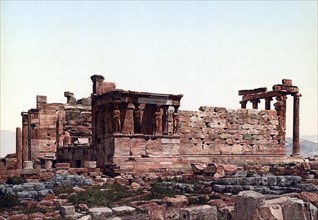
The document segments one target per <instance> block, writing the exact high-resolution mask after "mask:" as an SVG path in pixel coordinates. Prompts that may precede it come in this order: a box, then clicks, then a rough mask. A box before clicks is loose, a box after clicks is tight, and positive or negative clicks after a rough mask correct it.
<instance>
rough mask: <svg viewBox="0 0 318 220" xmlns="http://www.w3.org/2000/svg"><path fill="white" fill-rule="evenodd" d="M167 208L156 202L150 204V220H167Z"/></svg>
mask: <svg viewBox="0 0 318 220" xmlns="http://www.w3.org/2000/svg"><path fill="white" fill-rule="evenodd" d="M166 214H167V211H166V207H165V206H164V205H157V204H156V203H155V202H152V203H150V204H148V215H149V220H166Z"/></svg>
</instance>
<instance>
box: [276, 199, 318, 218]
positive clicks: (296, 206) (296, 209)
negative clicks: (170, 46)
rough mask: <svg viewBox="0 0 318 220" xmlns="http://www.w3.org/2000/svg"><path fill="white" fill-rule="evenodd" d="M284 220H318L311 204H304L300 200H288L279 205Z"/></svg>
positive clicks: (317, 215)
mask: <svg viewBox="0 0 318 220" xmlns="http://www.w3.org/2000/svg"><path fill="white" fill-rule="evenodd" d="M281 206H282V210H283V216H284V219H288V220H307V219H313V220H317V219H318V211H317V208H316V207H315V206H314V205H313V204H311V203H306V202H304V201H303V200H301V199H296V198H288V199H287V201H286V202H284V203H283V204H281Z"/></svg>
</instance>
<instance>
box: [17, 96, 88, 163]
mask: <svg viewBox="0 0 318 220" xmlns="http://www.w3.org/2000/svg"><path fill="white" fill-rule="evenodd" d="M64 95H65V97H67V103H66V104H62V103H47V97H46V96H37V97H36V108H35V109H30V110H29V111H28V112H23V113H22V114H21V115H22V145H23V161H26V160H35V159H36V158H44V157H45V156H51V157H55V152H56V150H57V148H58V147H60V146H67V145H70V144H75V143H80V142H83V143H89V142H90V140H91V129H92V127H91V121H92V119H91V105H90V103H91V99H90V98H83V99H80V100H76V99H75V97H74V95H73V93H71V92H65V94H64Z"/></svg>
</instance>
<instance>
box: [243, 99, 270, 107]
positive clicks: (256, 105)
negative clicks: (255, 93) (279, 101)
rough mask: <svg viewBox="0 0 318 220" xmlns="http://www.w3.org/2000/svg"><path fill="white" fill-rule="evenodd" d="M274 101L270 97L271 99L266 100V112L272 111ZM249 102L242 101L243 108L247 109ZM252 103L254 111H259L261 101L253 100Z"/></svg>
mask: <svg viewBox="0 0 318 220" xmlns="http://www.w3.org/2000/svg"><path fill="white" fill-rule="evenodd" d="M272 100H273V98H272V97H269V98H265V109H266V110H271V101H272ZM247 102H248V101H241V102H240V103H241V108H244V109H245V108H246V105H247ZM251 102H252V107H253V109H258V103H260V102H261V101H260V100H259V99H253V100H251Z"/></svg>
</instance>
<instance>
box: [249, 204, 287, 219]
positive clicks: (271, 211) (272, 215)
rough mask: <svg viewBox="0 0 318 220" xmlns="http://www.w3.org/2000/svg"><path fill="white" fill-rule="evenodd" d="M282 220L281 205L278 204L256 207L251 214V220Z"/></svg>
mask: <svg viewBox="0 0 318 220" xmlns="http://www.w3.org/2000/svg"><path fill="white" fill-rule="evenodd" d="M264 219H271V220H283V212H282V207H281V206H280V205H269V206H260V207H258V208H257V209H256V210H255V211H254V214H253V218H252V220H264Z"/></svg>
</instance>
